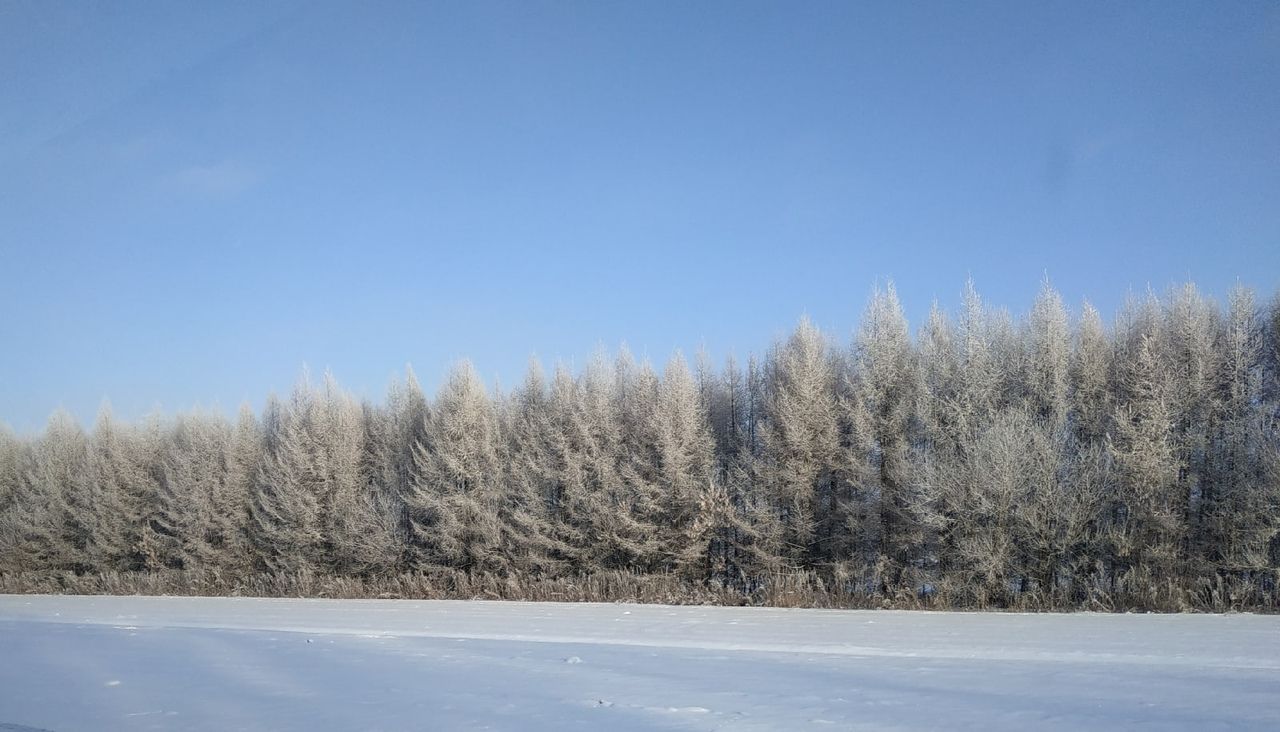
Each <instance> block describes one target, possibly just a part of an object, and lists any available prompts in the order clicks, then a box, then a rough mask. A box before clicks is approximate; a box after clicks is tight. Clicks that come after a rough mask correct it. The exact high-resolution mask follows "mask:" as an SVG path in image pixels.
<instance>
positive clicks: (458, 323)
mask: <svg viewBox="0 0 1280 732" xmlns="http://www.w3.org/2000/svg"><path fill="white" fill-rule="evenodd" d="M1046 273H1047V274H1048V276H1049V277H1050V278H1051V279H1052V281H1053V283H1054V284H1055V285H1056V286H1057V287H1058V288H1059V289H1060V290H1061V291H1062V293H1063V295H1064V297H1065V298H1066V299H1067V301H1068V302H1069V303H1071V304H1072V306H1073V308H1075V307H1076V306H1078V304H1079V302H1080V301H1081V300H1082V299H1084V298H1088V299H1090V300H1091V301H1093V302H1094V303H1095V304H1096V305H1098V306H1099V308H1100V309H1101V310H1102V311H1103V313H1104V314H1106V315H1110V314H1112V313H1114V311H1115V309H1116V307H1117V306H1118V305H1119V304H1120V302H1121V300H1122V299H1123V297H1124V295H1125V293H1126V292H1127V291H1128V290H1130V289H1134V288H1136V289H1139V290H1141V289H1143V288H1145V287H1146V286H1147V285H1148V284H1151V285H1153V286H1155V287H1157V288H1164V287H1165V286H1167V285H1169V284H1171V283H1174V282H1177V281H1181V280H1184V279H1186V278H1188V277H1191V278H1193V279H1195V280H1196V281H1197V282H1198V283H1199V284H1200V285H1201V286H1202V288H1203V289H1205V290H1206V291H1207V292H1209V293H1210V294H1213V295H1215V296H1221V295H1222V294H1223V293H1225V292H1226V290H1227V289H1228V288H1229V287H1230V286H1231V285H1232V284H1233V283H1234V282H1236V281H1237V279H1239V280H1241V281H1243V282H1245V283H1246V284H1250V285H1253V286H1255V287H1256V288H1257V289H1258V290H1259V291H1260V292H1262V293H1265V294H1270V293H1271V292H1274V291H1275V290H1276V288H1277V285H1278V284H1280V281H1278V280H1280V6H1278V5H1276V4H1275V3H1269V2H1257V3H1241V2H1223V3H1177V2H1159V3H1149V4H1147V3H1136V2H1132V3H1100V4H1088V3H1074V2H1073V3H1054V4H1045V3H1022V2H1011V3H996V4H989V3H946V2H937V3H920V4H914V3H902V4H899V3H851V2H848V3H846V2H839V3H784V2H775V3H750V2H747V3H744V2H731V3H713V2H693V3H646V2H637V3H616V2H591V3H587V2H582V3H577V2H553V3H541V2H511V3H487V2H479V3H443V4H435V3H403V4H378V3H358V4H357V3H350V4H328V3H300V2H274V3H273V2H262V1H261V0H259V1H255V2H248V3H234V2H218V3H177V2H175V3H150V2H148V3H130V2H100V3H98V2H83V3H80V2H77V3H43V2H17V3H4V4H0V343H3V348H2V351H3V356H2V357H0V420H2V421H4V422H7V423H8V424H10V425H11V426H12V427H14V428H16V429H19V430H22V431H26V430H31V429H37V428H39V427H40V426H41V425H42V424H43V422H44V421H45V419H46V418H47V416H48V415H49V414H50V413H51V412H52V411H53V410H54V409H55V408H57V407H59V406H63V407H66V408H68V409H70V410H71V411H72V412H73V413H74V414H75V415H77V416H78V417H80V418H81V419H82V420H84V421H86V422H87V421H89V420H92V418H93V416H94V413H95V412H96V411H97V408H98V405H99V403H100V402H101V401H102V400H103V399H104V398H105V397H109V398H110V400H111V403H112V405H113V407H114V409H115V412H116V413H117V414H119V415H121V416H124V417H126V418H134V417H137V416H139V415H142V414H144V413H146V412H148V411H150V410H152V409H155V408H160V409H163V410H165V411H166V412H172V411H175V410H181V409H188V408H191V407H193V406H195V405H203V406H206V407H217V408H221V409H223V410H228V411H229V410H233V409H234V408H235V407H236V406H237V405H238V404H239V403H240V402H242V401H245V400H248V401H250V402H251V403H252V404H254V405H255V406H256V405H260V404H261V401H262V399H263V397H264V396H265V395H266V394H267V393H268V392H269V391H272V390H275V391H285V390H287V389H288V388H289V387H290V385H291V384H292V382H293V381H294V380H295V378H296V377H297V375H298V373H299V370H300V367H301V365H302V364H303V363H304V362H305V363H307V364H309V365H310V367H311V368H312V369H313V370H314V371H321V370H323V369H325V368H326V367H328V368H331V369H332V370H333V371H334V373H335V374H336V375H337V377H338V378H339V380H340V381H341V382H342V383H343V384H344V385H346V386H347V387H349V388H351V389H352V390H353V391H355V392H356V393H358V394H361V395H364V396H369V397H373V398H379V397H380V396H381V395H382V393H383V391H384V389H385V386H386V384H387V382H388V380H389V379H390V377H391V375H392V374H393V373H394V372H396V371H398V370H400V369H401V368H402V367H403V366H404V364H405V363H410V362H411V363H412V364H413V365H414V367H415V369H416V371H417V372H418V375H419V377H420V379H421V380H422V381H423V383H424V384H425V385H426V386H428V387H429V388H432V387H434V386H435V385H436V384H438V383H439V382H440V380H441V378H442V376H443V374H444V373H445V372H446V370H447V369H448V367H449V365H450V364H451V363H452V362H454V361H455V360H456V359H458V358H461V357H470V358H471V359H472V360H473V361H474V362H475V363H476V365H477V367H478V368H479V370H480V372H481V373H482V374H483V375H485V376H486V377H487V378H489V379H490V380H494V379H498V380H500V381H501V382H502V383H504V384H507V385H511V384H513V383H515V382H516V381H517V380H518V379H519V378H520V375H521V374H522V372H523V370H524V368H525V364H526V362H527V359H528V357H529V356H530V355H531V354H534V353H537V354H538V355H539V356H540V357H541V358H542V359H543V360H544V362H547V363H548V364H550V363H553V362H555V361H557V360H564V361H567V362H574V363H577V364H579V365H580V364H581V363H582V362H583V360H584V359H585V358H586V357H587V356H588V355H589V354H590V353H591V352H592V350H593V349H594V348H595V347H596V346H597V345H598V344H605V345H606V346H610V347H612V346H616V345H617V344H618V343H620V342H623V341H625V342H626V343H628V344H629V345H630V347H631V348H632V350H633V351H635V352H636V353H637V354H639V355H642V356H644V355H647V356H649V357H650V358H651V359H653V360H654V361H656V362H658V363H661V362H663V361H665V360H666V358H667V356H668V355H669V354H670V353H671V351H672V350H674V349H676V348H682V349H684V350H685V351H686V352H692V351H693V350H695V349H696V348H697V347H698V346H699V345H700V344H705V345H706V347H707V348H708V349H709V351H710V352H711V353H712V355H713V356H715V357H716V358H717V359H718V358H720V357H721V356H723V355H724V354H725V353H727V352H728V351H730V350H735V351H736V352H737V353H738V354H739V355H743V354H745V353H747V352H748V351H757V352H758V351H760V350H762V349H763V348H764V347H766V346H767V344H768V343H769V342H770V341H771V340H772V339H773V338H775V337H777V336H778V335H780V334H782V333H784V332H786V330H787V329H789V328H790V327H791V326H792V325H793V324H794V322H795V321H796V319H797V318H798V316H800V315H801V314H802V313H808V314H809V315H810V316H811V317H812V318H813V319H814V320H815V321H816V322H817V323H818V324H819V325H821V326H822V327H823V328H824V329H826V330H828V331H829V332H831V333H832V334H833V335H834V336H835V337H836V338H837V339H839V340H840V341H842V342H843V341H847V339H848V337H849V335H850V333H851V331H852V329H853V327H854V325H855V323H856V321H857V318H858V315H859V313H860V311H861V310H862V308H863V306H864V304H865V302H866V299H867V296H868V294H869V292H870V290H871V287H872V285H873V283H874V282H875V281H876V280H877V279H885V278H892V279H893V280H894V281H895V282H896V283H897V286H898V289H899V292H900V294H901V296H902V298H903V299H904V301H905V303H906V305H907V308H908V312H909V315H911V317H912V319H913V325H916V324H918V323H919V321H920V320H921V319H922V317H923V315H924V314H925V313H926V312H927V310H928V307H929V303H930V302H931V301H932V300H933V299H934V298H935V297H936V298H938V299H939V300H940V301H941V302H942V303H943V304H944V305H947V306H951V305H954V304H955V303H956V302H957V301H958V299H959V293H960V290H961V287H962V285H963V282H964V279H965V277H966V276H967V275H969V274H972V276H973V277H974V279H975V281H976V282H977V285H978V287H979V290H980V291H981V292H982V293H983V295H984V297H986V299H987V300H989V301H990V302H993V303H995V304H999V305H1005V306H1008V307H1009V308H1010V309H1011V310H1013V311H1014V312H1015V313H1017V312H1022V311H1024V310H1026V309H1027V308H1028V307H1029V306H1030V304H1031V299H1032V297H1033V296H1034V293H1035V291H1036V290H1037V288H1038V287H1039V283H1040V281H1041V279H1042V278H1043V277H1044V275H1045V274H1046Z"/></svg>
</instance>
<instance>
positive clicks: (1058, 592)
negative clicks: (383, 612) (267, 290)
mask: <svg viewBox="0 0 1280 732" xmlns="http://www.w3.org/2000/svg"><path fill="white" fill-rule="evenodd" d="M164 572H168V573H184V574H188V575H194V574H201V575H202V576H208V575H209V574H210V573H213V574H214V575H215V576H218V577H221V578H223V584H222V585H219V586H220V587H226V588H234V587H236V586H237V585H236V582H237V580H238V579H241V580H242V579H244V578H249V577H264V576H266V577H298V576H307V577H329V578H349V579H352V580H355V581H363V582H368V583H369V586H370V587H374V586H377V583H378V582H379V581H381V580H385V579H386V578H390V577H405V576H418V577H432V576H441V573H444V574H447V575H448V576H452V577H455V578H457V577H467V578H472V579H474V578H479V577H484V578H490V579H494V578H496V580H497V581H498V582H503V581H506V582H516V583H517V584H514V585H509V586H512V587H525V588H528V587H534V586H536V585H537V584H538V583H540V582H542V583H545V582H562V583H563V582H567V581H573V580H574V578H579V579H582V578H590V577H593V576H599V575H601V574H602V573H615V576H626V577H630V578H632V579H633V580H634V582H635V583H643V582H644V581H646V579H649V578H660V579H661V580H662V581H663V582H666V583H667V584H668V586H677V587H684V588H687V589H688V590H689V592H690V593H691V596H692V593H695V592H696V591H697V590H698V589H699V588H702V589H706V588H714V589H715V590H716V592H717V593H718V594H717V595H716V597H718V598H721V599H723V598H726V597H727V598H740V599H741V601H743V602H750V601H769V600H768V598H769V597H771V595H770V594H769V593H770V591H771V589H772V590H773V591H776V589H777V588H778V587H781V586H783V585H788V586H795V578H796V577H798V576H799V577H803V578H804V579H805V582H804V585H805V586H806V587H809V588H815V587H816V588H821V591H822V592H824V593H826V596H828V597H836V598H839V599H838V603H840V604H851V605H882V604H883V605H897V606H932V607H1034V608H1050V607H1055V608H1067V607H1076V608H1078V607H1091V608H1108V609H1120V608H1133V607H1146V608H1153V609H1186V608H1224V607H1236V608H1261V609H1275V608H1276V606H1277V600H1276V595H1277V585H1278V580H1280V298H1276V299H1273V300H1272V301H1271V302H1270V303H1269V304H1267V305H1264V306H1260V305H1258V304H1257V303H1256V302H1255V298H1254V295H1253V293H1251V292H1250V291H1249V290H1247V289H1245V288H1237V289H1235V290H1234V291H1233V292H1232V293H1231V294H1230V296H1229V298H1228V300H1227V302H1226V303H1225V305H1224V306H1220V305H1218V304H1216V303H1214V302H1213V301H1211V300H1210V299H1208V298H1206V297H1204V296H1203V295H1202V294H1201V293H1200V292H1199V291H1198V290H1197V289H1196V288H1195V287H1194V285H1190V284H1188V285H1185V286H1182V287H1178V288H1174V289H1172V290H1170V291H1169V292H1168V293H1167V294H1164V295H1163V296H1157V295H1155V294H1151V293H1148V294H1147V295H1146V296H1144V297H1135V298H1131V299H1130V301H1129V302H1128V303H1127V304H1126V305H1125V306H1124V308H1123V309H1122V310H1121V312H1120V313H1119V315H1118V316H1117V317H1116V319H1115V321H1114V323H1113V324H1112V325H1111V326H1109V327H1108V326H1107V325H1104V322H1103V320H1102V318H1101V317H1100V315H1099V313H1098V312H1097V311H1096V310H1095V309H1094V308H1092V307H1090V306H1089V305H1088V304H1085V305H1084V306H1083V307H1082V308H1081V310H1080V312H1079V313H1078V315H1076V316H1075V317H1071V316H1070V315H1069V314H1068V311H1067V308H1066V307H1065V306H1064V304H1063V301H1062V299H1061V297H1060V296H1059V294H1058V293H1057V292H1055V291H1054V290H1053V289H1052V288H1051V287H1050V286H1049V285H1048V284H1047V283H1046V285H1045V286H1044V287H1043V288H1042V290H1041V292H1040V294H1039V296H1038V297H1037V298H1036V300H1035V303H1034V306H1033V307H1032V308H1031V310H1030V312H1029V313H1028V314H1026V315H1025V316H1024V317H1020V318H1014V317H1012V316H1010V315H1009V314H1008V313H1007V312H1006V311H1004V310H999V309H994V308H991V307H989V306H987V305H986V304H984V303H983V301H982V299H981V298H980V296H979V295H978V293H977V291H976V290H975V289H974V287H973V285H972V283H968V284H967V285H966V287H965V290H964V296H963V302H962V306H961V307H960V309H959V310H958V312H955V313H952V314H949V313H947V312H944V311H943V310H942V309H940V308H939V307H937V306H936V305H935V307H934V308H933V310H932V312H931V313H930V315H929V317H928V320H927V322H925V323H924V324H923V326H922V327H920V328H919V329H918V330H917V331H916V332H915V334H914V336H913V335H912V333H911V330H910V328H909V327H908V323H907V319H906V317H905V316H904V313H903V309H902V306H901V304H900V302H899V300H898V297H897V294H896V293H895V291H894V288H893V287H892V285H889V286H887V287H885V288H877V289H876V290H875V292H874V293H873V294H872V296H871V297H870V300H869V302H868V304H867V307H866V310H865V312H864V313H863V316H862V318H861V321H860V324H859V325H858V327H857V329H856V332H855V333H854V334H853V337H852V339H849V340H837V339H832V338H830V337H828V336H827V335H826V334H824V333H822V332H820V331H819V330H818V329H817V328H816V327H815V326H814V325H813V324H812V323H810V322H809V321H808V320H801V322H800V323H799V325H798V326H797V327H796V328H795V329H794V331H793V332H792V333H791V334H790V335H789V336H788V337H787V338H785V339H783V340H781V341H779V342H777V343H776V344H774V346H773V347H772V348H771V349H770V350H769V351H768V352H767V353H766V354H764V355H763V356H762V357H759V358H756V357H751V358H749V359H747V360H746V361H745V363H740V362H738V361H736V360H735V359H733V358H729V359H727V361H726V362H725V363H724V364H723V366H722V367H720V368H715V367H713V366H712V365H711V364H709V363H708V359H706V358H705V356H702V357H699V358H698V359H696V362H695V364H694V365H693V366H690V365H689V364H688V363H687V362H686V361H685V359H684V358H683V357H682V356H680V355H679V354H677V355H676V356H675V357H673V358H672V359H671V360H670V361H669V362H668V363H666V365H665V366H664V367H663V368H662V370H661V371H660V372H659V371H658V370H656V369H655V368H654V367H653V366H651V365H650V364H648V363H644V362H637V361H636V360H635V359H634V358H632V356H631V355H629V354H628V353H627V352H626V351H625V349H624V350H623V351H622V352H621V353H619V354H617V355H616V356H612V357H610V356H606V355H605V354H599V355H597V356H596V357H595V358H594V359H593V360H592V361H591V362H590V363H589V364H587V365H586V367H585V368H584V369H582V370H581V371H580V372H574V371H573V370H571V369H569V368H566V367H565V366H563V365H561V366H558V367H556V368H555V369H554V370H553V371H552V372H551V373H550V374H547V373H545V372H544V371H543V369H542V368H541V366H540V365H539V364H538V363H537V362H536V361H535V362H533V363H531V365H530V367H529V370H528V374H527V376H526V377H525V378H524V381H523V383H521V384H520V385H519V386H518V387H517V388H515V389H512V390H510V391H504V392H498V393H490V392H489V391H487V390H486V388H485V386H484V384H483V383H482V382H481V380H480V379H479V378H478V377H477V375H476V373H475V371H474V370H473V369H472V367H471V366H470V364H468V363H462V364H460V365H458V366H457V367H456V368H455V369H454V370H453V372H452V373H451V374H450V376H449V377H448V379H447V381H446V382H445V383H444V384H443V385H442V386H441V388H440V389H439V391H438V393H436V394H435V395H434V397H433V398H428V396H427V395H425V394H424V393H423V391H422V389H420V388H419V386H418V384H417V382H416V381H415V379H414V377H413V375H412V372H409V373H408V374H407V376H406V377H404V378H402V379H398V380H397V381H396V383H393V384H392V386H391V388H390V390H389V393H388V395H387V397H386V399H385V401H383V402H382V403H372V402H368V401H365V402H361V401H359V400H357V399H356V398H354V397H353V396H352V395H351V394H349V393H348V392H346V391H344V390H343V389H342V388H341V387H340V386H339V385H338V383H337V382H336V381H335V380H334V378H333V377H332V376H330V375H328V374H326V375H325V376H324V378H323V379H322V380H321V381H320V383H318V384H317V383H313V382H312V381H311V379H310V378H309V377H307V376H305V375H304V377H303V378H302V379H301V380H300V381H299V382H298V384H297V386H296V387H295V388H294V389H293V391H292V393H291V394H289V395H288V396H287V397H286V398H276V397H271V398H270V399H269V400H268V401H267V403H266V406H265V408H264V409H263V410H262V413H261V414H260V415H256V414H255V413H254V412H253V411H252V410H251V409H249V408H248V407H243V408H242V409H241V411H240V413H239V416H238V418H237V419H235V420H231V421H228V420H227V419H226V418H224V417H223V416H221V415H218V414H209V413H189V414H180V415H177V416H174V417H171V418H165V417H160V416H156V417H151V418H146V419H143V420H140V421H138V422H136V423H132V424H128V423H122V422H120V421H118V420H116V419H115V418H113V417H112V416H111V413H110V411H109V410H106V409H104V410H103V411H102V412H101V414H100V415H99V416H98V418H97V421H96V423H95V424H94V425H93V427H92V429H90V430H89V431H87V432H86V431H84V430H82V429H81V427H80V426H79V424H78V423H77V422H76V421H75V420H74V419H73V418H71V417H70V416H69V415H67V414H65V413H57V414H55V415H54V416H53V417H52V418H51V419H50V420H49V422H48V425H47V427H46V428H45V429H44V431H43V433H42V434H38V435H32V436H18V435H15V434H13V433H12V432H10V431H7V430H0V575H3V576H4V577H5V578H7V582H8V584H6V585H5V586H6V587H10V588H12V587H19V588H21V587H23V584H22V581H23V578H40V577H45V578H47V577H49V576H65V577H84V576H93V577H106V576H111V577H117V578H118V577H120V576H144V575H147V574H154V573H164ZM673 583H674V584H673ZM32 586H39V587H45V588H47V587H48V585H47V584H40V583H38V582H37V581H36V580H35V579H33V580H32ZM228 591H230V590H228ZM522 593H523V594H527V595H529V596H532V594H533V593H532V592H531V591H526V590H516V591H512V592H511V593H508V594H515V595H517V596H519V595H521V594H522ZM616 594H620V595H626V594H627V593H626V591H622V590H618V591H616ZM761 598H763V599H761ZM601 599H627V598H626V597H619V598H608V597H604V598H601Z"/></svg>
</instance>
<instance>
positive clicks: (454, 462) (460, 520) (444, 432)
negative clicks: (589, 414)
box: [405, 361, 510, 571]
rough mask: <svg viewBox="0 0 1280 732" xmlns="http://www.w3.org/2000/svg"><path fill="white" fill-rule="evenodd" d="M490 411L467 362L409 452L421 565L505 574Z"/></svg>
mask: <svg viewBox="0 0 1280 732" xmlns="http://www.w3.org/2000/svg"><path fill="white" fill-rule="evenodd" d="M498 440H499V436H498V433H497V424H496V420H495V415H494V413H493V405H492V403H491V402H490V400H489V396H488V394H487V393H486V392H485V388H484V386H483V384H481V383H480V377H479V376H477V375H476V372H475V369H474V368H473V367H472V366H471V363H470V362H468V361H463V362H461V363H460V364H459V365H458V366H457V367H456V368H454V370H453V371H452V372H451V373H450V374H449V378H448V380H447V381H446V382H445V385H444V386H443V387H442V388H441V390H440V393H439V394H438V395H437V396H436V400H435V404H434V407H433V409H432V410H431V412H430V414H429V415H428V418H427V422H426V425H425V427H424V430H423V439H422V441H421V442H419V443H418V445H417V446H416V447H415V448H414V465H415V473H416V475H415V476H414V480H413V485H412V486H411V487H410V489H409V493H408V495H407V496H406V501H405V502H406V505H407V507H408V510H409V522H410V528H411V532H412V537H413V540H414V543H415V545H416V546H417V548H418V552H419V558H418V562H419V564H420V565H437V566H448V567H455V568H457V569H463V570H490V571H506V570H507V569H508V567H509V564H510V558H509V557H507V556H505V555H504V554H503V552H502V532H503V526H502V524H501V510H500V507H501V501H502V496H501V486H502V484H501V479H502V475H501V466H500V464H499V461H498Z"/></svg>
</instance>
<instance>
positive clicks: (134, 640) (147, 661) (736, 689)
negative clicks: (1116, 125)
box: [0, 596, 1280, 732]
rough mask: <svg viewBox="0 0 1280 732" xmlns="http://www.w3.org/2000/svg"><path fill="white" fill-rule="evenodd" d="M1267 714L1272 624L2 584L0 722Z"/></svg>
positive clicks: (689, 723)
mask: <svg viewBox="0 0 1280 732" xmlns="http://www.w3.org/2000/svg"><path fill="white" fill-rule="evenodd" d="M940 727H942V728H950V729H964V728H967V729H1017V730H1025V729H1100V728H1107V729H1117V728H1134V729H1136V728H1145V729H1161V730H1165V729H1189V730H1192V729H1193V730H1208V729H1271V730H1274V729H1280V618H1277V617H1268V616H1253V615H1231V616H1219V615H1177V616H1170V615H1097V614H1076V615H1023V614H998V613H988V614H976V613H924V612H873V611H824V610H784V609H768V608H717V607H668V606H646V605H601V604H547V603H509V602H444V601H442V602H412V601H391V600H374V601H330V600H265V599H240V598H220V599H209V598H156V597H43V596H0V730H28V729H32V728H34V729H41V730H58V731H60V732H61V731H69V730H134V729H138V730H141V729H182V730H205V729H208V730H230V729H270V730H286V729H298V730H347V729H353V730H354V729H386V730H408V729H423V730H427V729H442V730H447V729H509V730H525V729H528V730H560V729H583V730H596V729H605V730H609V731H610V732H621V731H622V730H632V729H673V730H676V729H680V730H713V729H722V730H763V729H769V730H777V729H783V730H796V729H923V728H940Z"/></svg>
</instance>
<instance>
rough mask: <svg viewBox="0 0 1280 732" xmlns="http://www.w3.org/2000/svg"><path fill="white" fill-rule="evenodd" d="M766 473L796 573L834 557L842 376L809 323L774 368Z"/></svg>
mask: <svg viewBox="0 0 1280 732" xmlns="http://www.w3.org/2000/svg"><path fill="white" fill-rule="evenodd" d="M768 368H769V371H770V376H769V377H768V391H767V394H766V397H765V398H766V400H767V405H766V407H765V410H766V411H765V414H766V417H765V423H764V425H763V430H762V433H761V442H762V454H761V460H762V463H763V464H762V466H761V469H762V471H764V473H765V475H766V480H767V481H768V482H769V484H770V485H771V489H772V492H773V495H774V500H775V502H776V507H777V511H778V513H779V517H780V520H781V524H782V527H783V538H782V541H783V543H784V548H783V559H784V561H785V562H786V563H788V564H790V565H791V566H803V565H804V564H806V563H807V562H809V561H813V560H819V559H822V558H826V557H829V555H830V554H829V545H828V544H829V542H830V540H831V538H832V536H831V534H830V528H829V527H830V523H829V521H828V520H829V519H830V518H831V513H830V509H831V508H832V505H831V504H832V503H833V502H834V500H835V485H834V484H835V481H836V471H835V469H834V467H835V463H836V451H837V448H838V441H837V423H836V418H837V414H836V401H835V390H834V385H835V373H834V369H833V368H832V362H831V355H830V353H829V351H828V348H827V342H826V339H825V338H824V337H823V335H822V333H821V332H820V331H819V330H818V329H817V328H816V327H814V325H813V324H812V323H811V322H809V319H808V318H805V319H802V320H801V321H800V324H799V325H798V326H797V327H796V329H795V331H794V332H793V333H792V334H791V337H790V338H788V339H787V341H786V342H785V343H782V344H780V345H779V346H777V347H776V348H775V349H774V351H773V353H772V356H771V359H770V363H769V366H768Z"/></svg>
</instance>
